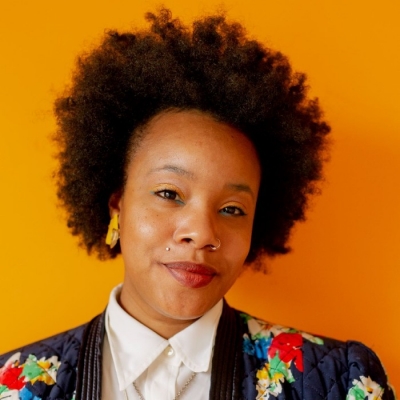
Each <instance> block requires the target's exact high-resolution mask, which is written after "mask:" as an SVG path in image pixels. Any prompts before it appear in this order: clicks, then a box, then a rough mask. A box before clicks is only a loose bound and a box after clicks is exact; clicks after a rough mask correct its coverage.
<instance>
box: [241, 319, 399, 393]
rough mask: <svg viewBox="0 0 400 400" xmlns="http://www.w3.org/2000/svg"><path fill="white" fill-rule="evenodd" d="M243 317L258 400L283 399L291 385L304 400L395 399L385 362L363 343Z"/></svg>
mask: <svg viewBox="0 0 400 400" xmlns="http://www.w3.org/2000/svg"><path fill="white" fill-rule="evenodd" d="M239 314H240V316H241V318H242V321H243V323H244V325H245V327H246V333H245V334H244V335H243V353H244V357H245V358H246V359H247V360H246V361H245V363H246V365H251V366H252V367H253V368H254V374H255V381H256V390H257V396H259V397H257V398H260V399H263V398H269V396H270V395H273V396H279V394H280V393H282V392H285V390H287V388H288V387H289V386H290V390H291V391H293V390H295V391H296V392H297V393H298V394H299V395H300V397H301V398H304V399H313V400H314V399H327V398H346V400H358V399H364V398H366V397H367V396H368V398H370V397H369V396H374V397H373V398H375V399H377V400H383V399H393V398H394V393H393V391H392V389H391V387H390V386H389V384H388V382H387V376H386V373H385V371H384V369H383V367H382V364H381V362H380V361H379V359H378V357H377V356H376V354H375V353H374V352H373V351H372V350H371V349H369V348H368V347H366V346H365V345H363V344H362V343H359V342H355V341H340V340H335V339H331V338H327V337H323V336H318V335H313V334H310V333H307V332H303V331H300V330H296V329H293V328H289V327H285V326H281V325H276V324H271V323H269V322H266V321H263V320H261V319H258V318H255V317H252V316H250V315H248V314H246V313H242V312H239ZM371 398H372V397H371Z"/></svg>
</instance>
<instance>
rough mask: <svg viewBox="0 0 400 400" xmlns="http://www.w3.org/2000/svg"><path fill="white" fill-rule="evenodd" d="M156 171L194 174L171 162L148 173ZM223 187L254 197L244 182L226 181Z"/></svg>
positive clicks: (189, 175) (185, 174) (188, 175)
mask: <svg viewBox="0 0 400 400" xmlns="http://www.w3.org/2000/svg"><path fill="white" fill-rule="evenodd" d="M158 171H170V172H174V173H175V174H178V175H182V176H186V177H188V178H190V179H194V178H195V174H194V173H193V172H190V171H187V170H186V169H183V168H181V167H178V166H176V165H172V164H166V165H163V166H162V167H159V168H154V169H152V170H151V171H150V172H149V174H152V173H153V172H158ZM225 187H226V188H228V189H230V190H234V191H235V192H245V193H249V194H250V196H251V197H253V198H255V195H254V192H253V191H252V190H251V188H250V186H249V185H246V184H245V183H228V184H226V185H225Z"/></svg>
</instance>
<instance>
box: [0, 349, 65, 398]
mask: <svg viewBox="0 0 400 400" xmlns="http://www.w3.org/2000/svg"><path fill="white" fill-rule="evenodd" d="M20 357H21V353H15V354H14V355H13V356H11V357H10V358H9V359H8V361H7V362H6V363H5V364H4V366H3V367H2V368H0V399H7V400H41V399H40V398H39V397H37V396H35V395H34V394H33V392H32V390H30V389H29V388H32V385H35V383H36V382H43V383H45V384H46V385H54V384H55V383H56V380H57V371H58V368H59V366H60V362H59V361H58V358H57V357H55V356H53V357H50V358H47V359H46V358H44V357H43V358H41V359H40V360H38V359H37V358H36V357H35V356H34V355H32V354H31V355H29V356H28V358H27V359H26V360H25V362H24V363H23V364H21V363H20Z"/></svg>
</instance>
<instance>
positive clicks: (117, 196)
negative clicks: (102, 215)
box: [108, 191, 122, 218]
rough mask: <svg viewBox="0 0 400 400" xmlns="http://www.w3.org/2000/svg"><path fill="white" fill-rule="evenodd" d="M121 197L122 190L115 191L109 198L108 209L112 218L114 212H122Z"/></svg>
mask: <svg viewBox="0 0 400 400" xmlns="http://www.w3.org/2000/svg"><path fill="white" fill-rule="evenodd" d="M121 197H122V192H121V191H118V192H115V193H113V194H112V195H111V196H110V199H109V200H108V209H109V212H110V217H111V218H112V217H113V216H114V214H119V213H120V208H121V207H120V204H121Z"/></svg>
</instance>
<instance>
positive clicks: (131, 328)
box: [105, 285, 222, 390]
mask: <svg viewBox="0 0 400 400" xmlns="http://www.w3.org/2000/svg"><path fill="white" fill-rule="evenodd" d="M121 287H122V285H119V286H117V287H115V288H114V289H113V290H112V291H111V294H110V299H109V303H108V306H107V312H106V321H105V328H106V334H107V338H108V342H109V344H110V350H111V355H112V359H113V363H114V366H115V370H116V374H117V379H118V385H119V388H120V390H124V389H125V388H126V387H127V386H129V385H131V384H132V382H134V381H135V380H136V379H137V378H138V377H139V376H140V375H141V374H142V373H143V372H144V371H145V370H146V369H147V368H148V367H149V366H150V365H151V363H152V362H153V361H154V360H155V359H156V358H157V357H158V356H159V355H160V354H161V352H162V351H163V350H165V348H166V347H168V346H169V345H170V346H171V347H172V348H173V349H174V351H175V352H176V354H177V355H178V357H179V358H180V359H181V360H182V362H183V363H184V364H185V365H186V366H187V367H188V368H190V369H191V370H192V371H193V372H206V371H207V370H208V369H209V368H210V366H211V359H212V353H213V347H214V341H215V335H216V331H217V326H218V322H219V319H220V317H221V313H222V300H220V301H219V302H218V303H217V304H216V305H215V306H214V307H213V308H211V310H209V311H207V312H206V313H205V314H204V315H203V316H202V317H201V318H199V319H198V320H197V321H195V322H194V323H193V324H191V325H189V326H188V327H187V328H185V329H184V330H182V331H181V332H178V333H177V334H176V335H175V336H173V337H172V338H170V339H169V340H167V339H164V338H162V337H161V336H159V335H158V334H156V333H155V332H153V331H152V330H151V329H149V328H147V327H146V326H144V325H143V324H141V323H140V322H139V321H137V320H136V319H135V318H133V317H131V316H130V315H129V314H128V313H127V312H126V311H125V310H124V309H123V308H122V307H121V306H120V305H119V303H118V298H119V295H120V292H121Z"/></svg>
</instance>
